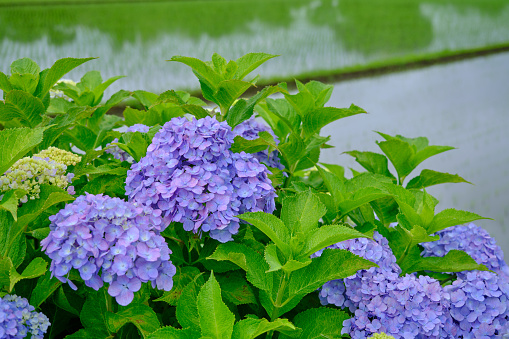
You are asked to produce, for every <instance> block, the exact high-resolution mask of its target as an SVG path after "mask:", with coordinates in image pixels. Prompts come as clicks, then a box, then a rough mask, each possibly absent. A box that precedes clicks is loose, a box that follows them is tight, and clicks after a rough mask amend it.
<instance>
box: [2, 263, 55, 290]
mask: <svg viewBox="0 0 509 339" xmlns="http://www.w3.org/2000/svg"><path fill="white" fill-rule="evenodd" d="M47 266H48V263H47V262H46V261H44V259H42V258H39V257H38V258H35V259H34V260H32V261H31V262H30V264H28V266H27V267H26V268H25V269H24V270H23V273H21V274H19V273H18V271H16V269H15V268H14V267H11V269H10V271H9V276H10V286H9V291H12V289H13V288H14V285H15V284H16V283H17V282H19V281H20V280H22V279H33V278H37V277H40V276H41V275H43V274H44V273H46V267H47Z"/></svg>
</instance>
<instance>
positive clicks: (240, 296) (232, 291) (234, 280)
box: [216, 270, 257, 305]
mask: <svg viewBox="0 0 509 339" xmlns="http://www.w3.org/2000/svg"><path fill="white" fill-rule="evenodd" d="M216 279H217V281H218V282H219V285H220V286H221V295H222V296H223V299H224V300H226V301H228V302H230V303H232V304H234V305H244V304H257V300H256V296H255V293H254V290H253V288H252V287H251V285H249V283H248V282H247V280H246V278H245V277H244V274H243V273H242V271H239V270H237V271H230V272H225V273H223V274H218V275H216Z"/></svg>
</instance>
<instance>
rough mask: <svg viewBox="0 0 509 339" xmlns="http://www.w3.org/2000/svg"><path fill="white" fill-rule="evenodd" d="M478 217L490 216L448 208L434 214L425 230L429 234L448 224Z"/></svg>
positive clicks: (458, 223)
mask: <svg viewBox="0 0 509 339" xmlns="http://www.w3.org/2000/svg"><path fill="white" fill-rule="evenodd" d="M480 219H490V218H485V217H481V216H480V215H478V214H475V213H472V212H467V211H461V210H456V209H453V208H448V209H445V210H443V211H442V212H440V213H438V214H436V215H435V217H434V218H433V221H431V223H430V225H429V226H428V228H427V231H428V233H429V234H432V233H435V232H438V231H441V230H443V229H445V228H447V227H450V226H455V225H461V224H466V223H468V222H472V221H475V220H480Z"/></svg>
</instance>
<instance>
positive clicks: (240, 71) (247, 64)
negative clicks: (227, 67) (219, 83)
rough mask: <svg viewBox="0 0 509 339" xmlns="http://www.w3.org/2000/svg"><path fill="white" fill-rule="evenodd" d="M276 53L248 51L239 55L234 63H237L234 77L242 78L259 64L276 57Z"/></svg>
mask: <svg viewBox="0 0 509 339" xmlns="http://www.w3.org/2000/svg"><path fill="white" fill-rule="evenodd" d="M277 56H278V55H273V54H267V53H248V54H246V55H243V56H241V57H240V58H238V59H237V60H235V63H236V64H237V72H236V73H235V79H240V80H242V79H244V78H245V77H246V76H247V75H248V74H249V73H251V72H252V71H254V70H255V69H256V68H258V67H259V66H260V65H261V64H263V63H264V62H266V61H267V60H270V59H272V58H275V57H277Z"/></svg>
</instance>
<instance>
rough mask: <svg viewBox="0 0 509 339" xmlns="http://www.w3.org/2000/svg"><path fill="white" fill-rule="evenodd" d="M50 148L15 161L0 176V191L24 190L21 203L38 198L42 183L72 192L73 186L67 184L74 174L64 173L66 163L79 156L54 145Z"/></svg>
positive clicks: (74, 161) (70, 162) (79, 158)
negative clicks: (24, 193)
mask: <svg viewBox="0 0 509 339" xmlns="http://www.w3.org/2000/svg"><path fill="white" fill-rule="evenodd" d="M51 148H52V149H48V150H46V151H43V152H41V153H39V154H38V155H34V156H33V157H25V158H22V159H20V160H18V161H16V162H15V163H14V165H12V166H11V168H9V169H8V170H7V171H6V172H5V173H4V174H3V175H2V176H1V177H0V192H5V191H8V190H11V189H22V190H24V191H26V192H27V195H25V196H24V197H23V198H21V199H20V201H21V202H22V203H26V202H27V201H28V199H31V200H33V199H37V198H39V193H41V187H40V185H42V184H49V185H55V186H58V187H60V188H62V189H67V192H68V193H69V194H74V193H75V192H74V187H73V186H69V184H70V183H71V181H72V178H73V177H74V174H73V173H69V174H66V170H67V164H69V165H71V164H76V163H78V162H79V161H80V160H81V157H80V156H77V155H75V154H72V153H70V152H67V151H64V150H60V149H57V148H55V147H51ZM41 155H43V156H44V158H43V157H41ZM56 160H58V161H56ZM60 161H62V162H63V163H62V162H60Z"/></svg>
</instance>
